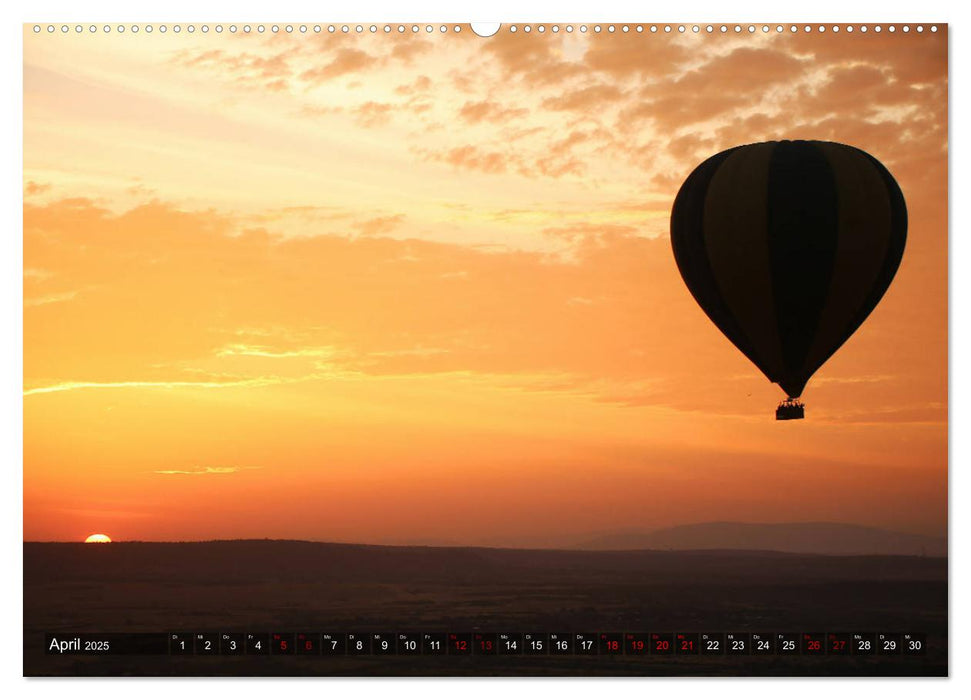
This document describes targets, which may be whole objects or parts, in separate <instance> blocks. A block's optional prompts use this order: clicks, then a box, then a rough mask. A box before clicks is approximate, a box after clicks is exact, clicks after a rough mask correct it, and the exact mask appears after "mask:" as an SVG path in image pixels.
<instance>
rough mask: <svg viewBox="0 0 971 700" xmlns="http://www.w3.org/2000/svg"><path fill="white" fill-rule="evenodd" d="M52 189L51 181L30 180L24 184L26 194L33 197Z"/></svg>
mask: <svg viewBox="0 0 971 700" xmlns="http://www.w3.org/2000/svg"><path fill="white" fill-rule="evenodd" d="M50 189H51V184H50V183H49V182H44V183H40V182H34V181H33V180H28V181H27V184H26V185H25V186H24V195H25V196H27V197H32V196H34V195H37V194H44V193H45V192H49V191H50Z"/></svg>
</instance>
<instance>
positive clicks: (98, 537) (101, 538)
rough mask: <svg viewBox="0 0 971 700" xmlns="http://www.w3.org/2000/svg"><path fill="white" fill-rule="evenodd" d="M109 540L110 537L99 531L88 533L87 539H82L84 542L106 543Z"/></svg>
mask: <svg viewBox="0 0 971 700" xmlns="http://www.w3.org/2000/svg"><path fill="white" fill-rule="evenodd" d="M109 542H111V538H110V537H108V535H102V534H100V533H98V534H94V535H88V539H86V540H85V541H84V543H85V544H108V543H109Z"/></svg>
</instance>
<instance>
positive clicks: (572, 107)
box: [543, 84, 624, 114]
mask: <svg viewBox="0 0 971 700" xmlns="http://www.w3.org/2000/svg"><path fill="white" fill-rule="evenodd" d="M623 97H624V91H623V90H621V89H620V88H619V87H617V86H616V85H609V84H599V85H588V86H586V87H582V88H577V89H575V90H571V91H569V92H564V93H562V94H560V95H556V96H554V97H548V98H546V99H545V100H543V107H545V108H546V109H551V110H555V111H577V112H584V113H586V114H597V113H598V112H599V111H601V110H603V109H604V107H605V106H606V105H607V104H609V103H611V102H617V101H619V100H621V99H622V98H623Z"/></svg>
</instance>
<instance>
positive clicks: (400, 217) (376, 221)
mask: <svg viewBox="0 0 971 700" xmlns="http://www.w3.org/2000/svg"><path fill="white" fill-rule="evenodd" d="M404 220H405V215H404V214H394V215H392V216H376V217H374V218H371V219H366V220H365V221H359V222H357V223H355V224H352V226H353V227H354V228H355V229H357V231H358V232H360V233H361V234H362V235H364V236H380V235H381V234H384V233H390V232H391V231H393V230H394V229H396V228H398V226H400V225H401V223H402V222H403V221H404Z"/></svg>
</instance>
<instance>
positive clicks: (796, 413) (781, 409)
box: [775, 396, 806, 420]
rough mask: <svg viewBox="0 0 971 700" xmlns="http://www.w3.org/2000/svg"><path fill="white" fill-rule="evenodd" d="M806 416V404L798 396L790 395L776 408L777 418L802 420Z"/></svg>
mask: <svg viewBox="0 0 971 700" xmlns="http://www.w3.org/2000/svg"><path fill="white" fill-rule="evenodd" d="M805 417H806V405H805V404H804V403H803V402H802V401H800V400H799V399H797V398H793V397H791V396H790V397H789V398H787V399H786V400H785V401H783V402H782V403H780V404H779V406H778V408H776V409H775V419H776V420H802V419H803V418H805Z"/></svg>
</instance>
